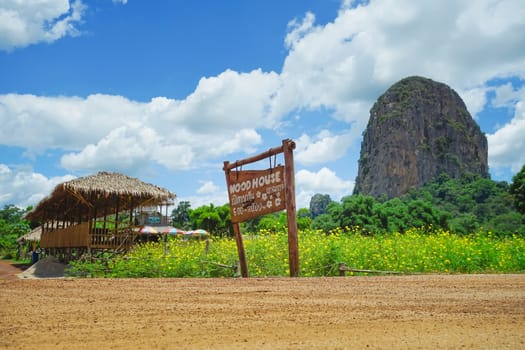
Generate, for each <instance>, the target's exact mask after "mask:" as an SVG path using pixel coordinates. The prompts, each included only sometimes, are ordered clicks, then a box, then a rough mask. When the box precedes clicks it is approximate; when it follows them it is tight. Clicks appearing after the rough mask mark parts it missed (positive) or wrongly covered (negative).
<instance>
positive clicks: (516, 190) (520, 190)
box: [509, 165, 525, 214]
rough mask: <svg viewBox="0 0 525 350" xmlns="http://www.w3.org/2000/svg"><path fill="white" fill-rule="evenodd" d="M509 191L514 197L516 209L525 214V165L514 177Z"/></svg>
mask: <svg viewBox="0 0 525 350" xmlns="http://www.w3.org/2000/svg"><path fill="white" fill-rule="evenodd" d="M509 193H510V194H511V195H512V196H513V198H514V206H515V207H516V209H517V210H518V211H519V212H520V213H522V214H525V165H523V167H522V168H521V170H520V171H519V172H518V173H517V174H516V175H514V177H513V178H512V183H511V185H510V188H509Z"/></svg>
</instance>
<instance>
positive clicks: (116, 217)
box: [27, 172, 175, 255]
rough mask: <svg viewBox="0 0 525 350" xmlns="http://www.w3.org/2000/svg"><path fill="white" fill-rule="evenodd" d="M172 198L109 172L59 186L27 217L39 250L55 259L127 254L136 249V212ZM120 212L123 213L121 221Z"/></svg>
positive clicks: (157, 190)
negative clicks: (36, 226)
mask: <svg viewBox="0 0 525 350" xmlns="http://www.w3.org/2000/svg"><path fill="white" fill-rule="evenodd" d="M174 199H175V194H173V193H172V192H170V191H168V190H166V189H164V188H161V187H158V186H155V185H152V184H148V183H145V182H142V181H140V180H138V179H135V178H132V177H129V176H126V175H123V174H118V173H109V172H99V173H98V174H96V175H91V176H86V177H81V178H78V179H75V180H71V181H68V182H64V183H61V184H59V185H57V186H56V187H55V189H54V190H53V192H52V193H51V195H50V196H49V197H47V198H44V199H43V200H42V201H40V203H39V204H38V205H37V206H36V208H35V209H34V210H32V211H31V212H29V213H28V214H27V218H28V219H29V220H31V221H33V222H40V223H41V228H42V235H41V240H40V246H41V247H42V248H46V249H50V251H51V252H52V253H54V254H62V255H64V254H66V253H67V254H71V249H77V250H78V251H79V253H78V254H81V252H83V251H85V250H87V251H88V252H91V251H92V250H93V249H100V250H104V249H112V250H117V251H118V250H126V249H128V248H129V247H131V246H132V245H133V244H134V239H135V236H136V234H137V232H136V230H135V229H134V213H133V211H134V209H135V208H139V207H142V206H157V205H160V206H163V205H165V206H166V208H167V207H168V205H170V204H172V203H173V200H174ZM121 213H127V215H125V216H123V215H122V214H121Z"/></svg>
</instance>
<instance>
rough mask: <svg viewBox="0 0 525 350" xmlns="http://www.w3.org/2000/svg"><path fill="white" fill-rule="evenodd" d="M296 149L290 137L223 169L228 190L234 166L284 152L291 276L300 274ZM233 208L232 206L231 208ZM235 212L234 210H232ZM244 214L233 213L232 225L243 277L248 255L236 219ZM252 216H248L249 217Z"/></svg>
mask: <svg viewBox="0 0 525 350" xmlns="http://www.w3.org/2000/svg"><path fill="white" fill-rule="evenodd" d="M294 149H295V142H293V141H292V140H290V139H285V140H283V141H282V145H281V146H279V147H276V148H271V149H269V150H268V151H266V152H263V153H260V154H258V155H255V156H252V157H249V158H245V159H242V160H237V161H236V162H235V163H231V164H230V162H228V161H225V162H224V167H223V170H224V172H225V175H226V186H227V188H228V190H229V189H230V184H231V180H230V176H229V173H230V170H232V169H234V168H238V167H241V166H242V165H244V164H250V163H253V162H256V161H259V160H261V159H264V158H268V157H271V156H275V155H276V154H278V153H284V162H285V166H284V168H285V169H284V187H285V198H284V202H285V204H286V215H287V223H288V256H289V264H290V277H298V276H299V242H298V238H297V216H296V204H295V171H294V164H293V150H294ZM230 210H232V208H230ZM232 213H233V212H232ZM241 217H242V218H245V217H244V216H242V214H241V215H239V216H237V217H236V218H235V219H236V220H233V214H232V222H233V223H232V225H233V230H234V232H235V241H236V243H237V250H238V253H239V263H240V267H241V274H242V276H243V277H248V267H247V264H246V257H245V253H244V245H243V242H242V234H241V232H240V228H239V223H238V222H235V221H240V220H241ZM248 217H250V216H246V218H248Z"/></svg>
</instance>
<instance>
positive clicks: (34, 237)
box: [16, 226, 42, 243]
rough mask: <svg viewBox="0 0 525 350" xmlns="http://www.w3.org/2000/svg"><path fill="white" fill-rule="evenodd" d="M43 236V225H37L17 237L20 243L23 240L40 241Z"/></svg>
mask: <svg viewBox="0 0 525 350" xmlns="http://www.w3.org/2000/svg"><path fill="white" fill-rule="evenodd" d="M41 236H42V226H38V227H35V228H34V229H32V230H31V231H29V232H28V233H26V234H25V235H23V236H20V237H18V238H17V240H16V241H17V242H18V243H20V242H22V241H31V242H33V241H40V237H41Z"/></svg>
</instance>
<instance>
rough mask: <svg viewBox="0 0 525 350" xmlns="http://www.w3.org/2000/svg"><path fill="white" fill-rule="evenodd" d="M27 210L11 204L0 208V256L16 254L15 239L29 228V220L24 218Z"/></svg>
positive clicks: (6, 256) (13, 255) (8, 256)
mask: <svg viewBox="0 0 525 350" xmlns="http://www.w3.org/2000/svg"><path fill="white" fill-rule="evenodd" d="M27 210H30V208H28V209H26V210H24V209H20V208H18V207H17V206H15V205H13V204H9V205H6V206H4V209H2V210H0V258H1V257H4V258H13V257H15V256H16V253H17V248H18V244H17V242H16V239H17V238H18V237H20V236H22V235H24V234H26V233H27V232H29V230H30V229H31V228H30V227H29V222H28V221H27V220H24V215H25V214H26V212H27Z"/></svg>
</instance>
